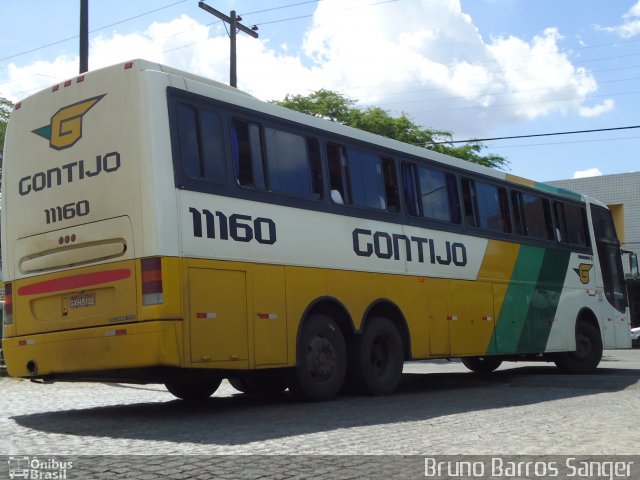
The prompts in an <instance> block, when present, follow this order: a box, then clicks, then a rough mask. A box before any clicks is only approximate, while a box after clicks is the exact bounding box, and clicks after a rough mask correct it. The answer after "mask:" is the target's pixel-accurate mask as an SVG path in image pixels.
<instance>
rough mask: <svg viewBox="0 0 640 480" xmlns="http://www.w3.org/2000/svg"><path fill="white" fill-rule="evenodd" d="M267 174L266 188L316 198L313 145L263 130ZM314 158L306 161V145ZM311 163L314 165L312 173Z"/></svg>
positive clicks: (315, 160)
mask: <svg viewBox="0 0 640 480" xmlns="http://www.w3.org/2000/svg"><path fill="white" fill-rule="evenodd" d="M264 132H265V133H264V136H265V144H266V147H267V148H266V151H267V164H268V171H269V177H268V178H269V189H270V190H273V191H274V192H285V193H289V194H293V195H299V196H305V197H308V196H312V195H316V196H319V193H320V190H318V189H317V187H318V184H317V180H314V177H316V178H317V176H318V175H319V173H320V168H319V164H318V161H319V158H318V155H317V150H318V149H317V142H316V141H315V140H307V139H306V138H305V137H303V136H301V135H295V134H292V133H288V132H283V131H282V130H276V129H273V128H265V129H264ZM309 143H312V145H310V147H311V148H310V149H309V150H311V151H312V152H313V153H315V155H313V157H312V158H310V155H309V153H310V152H309V151H308V150H307V147H308V144H309ZM311 163H313V164H314V167H315V168H314V172H313V174H312V169H311Z"/></svg>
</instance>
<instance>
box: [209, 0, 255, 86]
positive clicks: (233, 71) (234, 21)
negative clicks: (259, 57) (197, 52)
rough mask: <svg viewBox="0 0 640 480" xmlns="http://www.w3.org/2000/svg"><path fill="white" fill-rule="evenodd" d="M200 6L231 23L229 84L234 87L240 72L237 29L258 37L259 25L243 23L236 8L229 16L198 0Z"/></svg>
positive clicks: (236, 84)
mask: <svg viewBox="0 0 640 480" xmlns="http://www.w3.org/2000/svg"><path fill="white" fill-rule="evenodd" d="M198 6H199V7H200V8H201V9H203V10H204V11H206V12H209V13H210V14H211V15H214V16H216V17H218V18H219V19H220V20H222V21H223V22H226V23H228V24H229V40H230V41H231V48H230V50H229V85H231V86H232V87H237V86H238V74H237V65H236V33H237V30H240V31H241V32H244V33H246V34H247V35H251V36H252V37H253V38H258V32H256V30H258V27H257V26H255V25H254V26H253V27H252V28H247V27H245V26H244V25H242V24H241V23H239V22H241V21H242V17H240V16H239V15H236V11H235V10H231V12H230V14H229V16H228V17H227V16H226V15H225V14H224V13H222V12H219V11H218V10H216V9H214V8H211V7H210V6H209V5H207V4H206V3H204V2H198Z"/></svg>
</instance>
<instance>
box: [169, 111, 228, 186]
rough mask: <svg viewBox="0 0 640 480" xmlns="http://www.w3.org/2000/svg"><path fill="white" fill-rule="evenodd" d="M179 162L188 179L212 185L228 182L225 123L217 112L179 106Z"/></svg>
mask: <svg viewBox="0 0 640 480" xmlns="http://www.w3.org/2000/svg"><path fill="white" fill-rule="evenodd" d="M178 135H179V139H180V159H181V164H182V171H183V173H184V175H185V176H187V177H188V178H192V179H195V180H206V181H209V182H213V183H223V182H224V181H225V169H224V160H223V155H222V151H223V150H222V122H221V119H220V116H219V115H218V114H217V112H215V111H213V110H209V109H205V108H197V107H195V106H193V105H190V104H187V103H180V104H178Z"/></svg>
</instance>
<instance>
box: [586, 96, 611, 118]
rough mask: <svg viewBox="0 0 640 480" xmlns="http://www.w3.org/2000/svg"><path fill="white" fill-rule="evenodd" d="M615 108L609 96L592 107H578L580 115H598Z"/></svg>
mask: <svg viewBox="0 0 640 480" xmlns="http://www.w3.org/2000/svg"><path fill="white" fill-rule="evenodd" d="M614 108H615V102H614V101H613V100H611V99H610V98H607V99H606V100H605V101H604V102H602V103H600V104H598V105H594V106H593V107H586V106H582V107H580V111H579V112H580V116H581V117H587V118H588V117H597V116H598V115H602V114H603V113H606V112H610V111H611V110H613V109H614Z"/></svg>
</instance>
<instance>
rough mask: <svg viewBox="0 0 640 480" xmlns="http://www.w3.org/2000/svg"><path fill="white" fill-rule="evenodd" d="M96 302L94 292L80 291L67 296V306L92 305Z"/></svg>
mask: <svg viewBox="0 0 640 480" xmlns="http://www.w3.org/2000/svg"><path fill="white" fill-rule="evenodd" d="M95 304H96V294H95V293H82V294H80V295H73V296H72V297H69V308H85V307H93V306H94V305H95Z"/></svg>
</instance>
